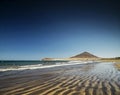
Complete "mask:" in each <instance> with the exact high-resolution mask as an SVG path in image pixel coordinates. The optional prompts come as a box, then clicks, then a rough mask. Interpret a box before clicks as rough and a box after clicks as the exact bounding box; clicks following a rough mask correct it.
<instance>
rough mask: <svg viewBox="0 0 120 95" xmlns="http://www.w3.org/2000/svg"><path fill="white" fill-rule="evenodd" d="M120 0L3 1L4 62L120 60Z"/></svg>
mask: <svg viewBox="0 0 120 95" xmlns="http://www.w3.org/2000/svg"><path fill="white" fill-rule="evenodd" d="M119 4H120V3H119V0H113V1H112V0H1V1H0V60H39V59H42V58H44V57H50V58H66V57H71V56H74V55H76V54H80V53H82V52H84V51H88V52H90V53H92V54H94V55H96V56H99V57H118V56H120V12H119V9H120V6H119Z"/></svg>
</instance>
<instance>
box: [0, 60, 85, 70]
mask: <svg viewBox="0 0 120 95" xmlns="http://www.w3.org/2000/svg"><path fill="white" fill-rule="evenodd" d="M85 63H87V62H72V61H71V62H68V63H67V62H65V63H63V62H61V63H60V62H58V63H56V64H55V65H42V64H37V65H25V66H18V67H16V68H15V67H10V68H5V69H2V68H0V71H12V70H27V69H31V70H32V69H41V68H52V67H58V66H67V65H77V64H85Z"/></svg>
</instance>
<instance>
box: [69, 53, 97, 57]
mask: <svg viewBox="0 0 120 95" xmlns="http://www.w3.org/2000/svg"><path fill="white" fill-rule="evenodd" d="M70 58H99V57H97V56H95V55H93V54H91V53H89V52H83V53H81V54H78V55H75V56H72V57H70Z"/></svg>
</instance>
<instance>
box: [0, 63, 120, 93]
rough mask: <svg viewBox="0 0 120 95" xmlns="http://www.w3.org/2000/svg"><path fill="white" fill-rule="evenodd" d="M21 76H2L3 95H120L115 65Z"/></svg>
mask: <svg viewBox="0 0 120 95" xmlns="http://www.w3.org/2000/svg"><path fill="white" fill-rule="evenodd" d="M18 74H19V75H18ZM18 74H17V73H16V74H14V75H13V74H12V73H10V74H8V75H7V76H6V75H3V76H2V78H1V79H0V95H120V71H118V70H117V69H116V68H115V67H114V66H113V64H112V63H97V64H85V65H75V66H67V67H64V68H60V67H57V68H56V69H49V70H48V69H44V70H36V71H34V70H33V72H32V71H28V72H26V73H25V72H18ZM10 76H11V77H10Z"/></svg>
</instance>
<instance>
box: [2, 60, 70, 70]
mask: <svg viewBox="0 0 120 95" xmlns="http://www.w3.org/2000/svg"><path fill="white" fill-rule="evenodd" d="M62 65H68V61H31V60H30V61H21V60H20V61H11V60H10V61H8V60H7V61H5V60H4V61H3V60H2V61H0V72H3V71H13V70H27V69H40V68H50V67H56V66H62ZM69 65H70V64H69Z"/></svg>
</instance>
